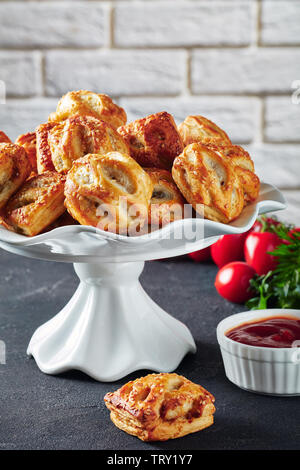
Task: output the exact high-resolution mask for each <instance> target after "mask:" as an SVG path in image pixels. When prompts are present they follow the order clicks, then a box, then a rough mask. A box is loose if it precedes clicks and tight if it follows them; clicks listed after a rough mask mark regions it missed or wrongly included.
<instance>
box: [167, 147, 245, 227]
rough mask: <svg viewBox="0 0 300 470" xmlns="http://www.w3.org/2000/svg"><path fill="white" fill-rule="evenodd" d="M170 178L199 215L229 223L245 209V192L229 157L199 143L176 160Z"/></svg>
mask: <svg viewBox="0 0 300 470" xmlns="http://www.w3.org/2000/svg"><path fill="white" fill-rule="evenodd" d="M172 176H173V179H174V181H175V183H176V184H177V186H178V188H179V189H180V191H181V193H182V194H183V196H184V197H185V199H186V200H187V201H188V202H189V203H190V204H191V205H192V206H193V208H194V209H195V210H196V212H198V214H200V215H202V216H204V217H205V218H207V219H210V220H214V221H216V222H222V223H225V224H226V223H229V222H231V221H232V220H234V219H236V218H237V217H238V216H239V215H240V214H241V212H242V210H243V207H244V189H243V186H242V183H241V181H240V178H239V176H238V174H237V172H236V171H235V166H234V165H233V164H232V163H231V161H230V158H229V157H226V156H224V155H220V154H219V152H217V151H215V150H214V149H212V148H210V147H209V146H207V145H203V144H200V143H197V144H190V145H188V146H187V147H185V149H184V151H183V152H182V153H181V154H180V155H178V157H176V159H175V160H174V164H173V168H172Z"/></svg>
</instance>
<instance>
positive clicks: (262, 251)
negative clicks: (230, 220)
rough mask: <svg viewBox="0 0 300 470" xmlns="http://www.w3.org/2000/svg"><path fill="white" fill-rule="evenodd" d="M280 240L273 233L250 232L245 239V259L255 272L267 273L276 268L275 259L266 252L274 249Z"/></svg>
mask: <svg viewBox="0 0 300 470" xmlns="http://www.w3.org/2000/svg"><path fill="white" fill-rule="evenodd" d="M281 243H282V241H281V240H280V238H279V237H278V236H277V235H276V234H275V233H270V232H252V233H250V234H249V235H248V236H247V238H246V240H245V260H246V262H247V263H248V264H249V265H250V266H252V267H253V268H254V269H255V271H256V272H257V274H259V275H260V276H261V275H262V274H267V273H268V272H269V271H273V270H274V269H275V268H276V265H277V260H276V258H275V257H274V256H272V255H269V254H268V252H270V251H273V250H275V248H276V247H277V246H278V245H280V244H281Z"/></svg>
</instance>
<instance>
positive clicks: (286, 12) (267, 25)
mask: <svg viewBox="0 0 300 470" xmlns="http://www.w3.org/2000/svg"><path fill="white" fill-rule="evenodd" d="M299 21H300V2H299V1H298V0H264V1H263V2H262V32H261V42H262V44H264V45H281V44H282V45H294V44H300V27H299Z"/></svg>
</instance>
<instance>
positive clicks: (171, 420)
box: [104, 373, 215, 441]
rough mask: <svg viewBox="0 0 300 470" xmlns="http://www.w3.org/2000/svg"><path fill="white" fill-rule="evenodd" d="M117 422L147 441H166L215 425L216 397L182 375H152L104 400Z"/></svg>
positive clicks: (119, 426) (123, 428)
mask: <svg viewBox="0 0 300 470" xmlns="http://www.w3.org/2000/svg"><path fill="white" fill-rule="evenodd" d="M104 401H105V404H106V406H107V408H108V409H109V410H110V417H111V420H112V421H113V423H114V424H115V425H116V426H117V427H118V428H120V429H122V430H123V431H125V432H127V433H128V434H132V435H133V436H136V437H138V438H139V439H141V440H143V441H166V440H168V439H175V438H177V437H182V436H185V435H186V434H190V433H193V432H196V431H200V430H201V429H204V428H207V427H208V426H211V425H212V424H213V414H214V412H215V407H214V401H215V399H214V397H213V395H211V393H209V392H208V391H207V390H205V389H204V388H203V387H201V386H200V385H197V384H195V383H193V382H191V381H190V380H188V379H186V378H185V377H183V376H181V375H177V374H175V373H173V374H150V375H147V376H146V377H141V378H139V379H136V380H134V381H131V382H128V383H127V384H125V385H123V387H121V388H120V389H119V390H117V391H115V392H113V393H107V394H106V395H105V397H104Z"/></svg>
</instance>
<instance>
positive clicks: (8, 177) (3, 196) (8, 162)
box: [0, 143, 31, 208]
mask: <svg viewBox="0 0 300 470" xmlns="http://www.w3.org/2000/svg"><path fill="white" fill-rule="evenodd" d="M30 172H31V165H30V163H29V159H28V156H27V153H26V152H25V150H24V149H23V147H20V146H19V145H15V144H9V143H0V208H2V207H3V206H5V204H6V203H7V201H8V200H9V198H10V197H11V196H12V195H13V194H14V193H15V192H16V191H17V190H18V188H19V187H20V186H21V185H22V184H23V182H24V181H25V180H26V179H27V178H28V176H29V174H30Z"/></svg>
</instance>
